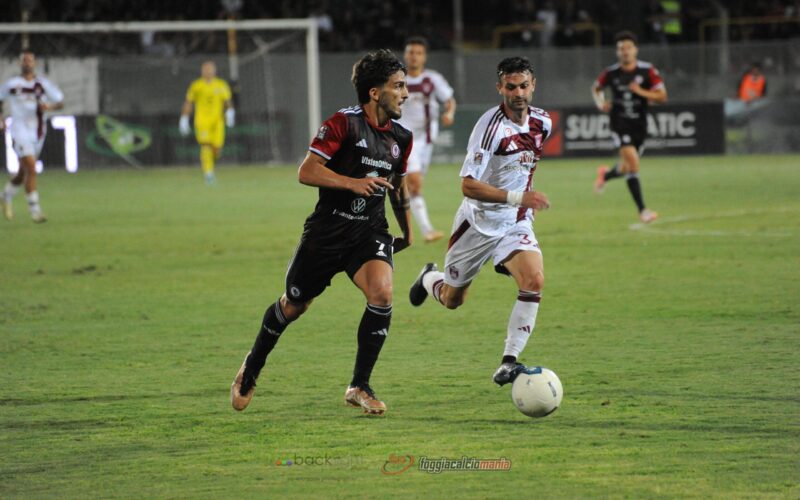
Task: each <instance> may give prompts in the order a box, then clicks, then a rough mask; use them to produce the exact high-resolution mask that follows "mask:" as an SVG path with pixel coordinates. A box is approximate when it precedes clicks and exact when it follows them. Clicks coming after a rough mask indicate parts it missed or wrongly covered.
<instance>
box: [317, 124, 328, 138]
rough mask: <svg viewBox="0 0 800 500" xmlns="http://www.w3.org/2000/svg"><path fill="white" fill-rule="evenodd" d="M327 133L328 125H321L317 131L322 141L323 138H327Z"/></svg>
mask: <svg viewBox="0 0 800 500" xmlns="http://www.w3.org/2000/svg"><path fill="white" fill-rule="evenodd" d="M327 133H328V126H327V125H323V126H321V127H320V128H319V131H318V132H317V139H319V140H320V141H321V140H322V139H324V138H325V134H327Z"/></svg>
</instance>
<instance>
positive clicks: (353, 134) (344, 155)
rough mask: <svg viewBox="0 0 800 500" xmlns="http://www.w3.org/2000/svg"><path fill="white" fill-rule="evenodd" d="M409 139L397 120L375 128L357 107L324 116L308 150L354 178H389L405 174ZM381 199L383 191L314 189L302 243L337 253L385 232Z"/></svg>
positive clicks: (342, 173)
mask: <svg viewBox="0 0 800 500" xmlns="http://www.w3.org/2000/svg"><path fill="white" fill-rule="evenodd" d="M411 143H412V136H411V132H410V131H409V130H408V129H406V128H405V127H403V126H402V125H400V124H399V123H397V122H396V121H394V120H390V121H389V122H388V123H387V124H386V125H385V126H383V127H381V126H378V125H377V124H375V123H372V122H371V121H370V120H369V119H368V118H367V115H366V113H364V109H363V108H362V107H361V106H353V107H350V108H345V109H342V110H339V111H338V112H336V113H335V114H334V115H333V116H331V117H330V118H328V119H327V120H326V121H325V122H324V123H323V124H322V126H321V127H320V128H319V131H318V132H317V135H316V137H314V139H313V140H312V141H311V146H310V147H309V148H308V149H309V151H311V152H312V153H314V154H317V155H319V156H321V157H322V158H324V159H325V160H327V163H326V164H325V165H326V166H327V167H328V168H330V169H331V170H333V171H334V172H336V173H337V174H340V175H345V176H348V177H353V178H356V179H361V178H364V177H383V178H385V179H387V180H389V181H390V182H391V180H392V179H393V178H394V177H395V176H404V175H405V174H406V163H407V161H408V155H409V153H410V152H411ZM385 198H386V190H383V189H382V190H379V191H378V192H376V193H375V194H374V195H372V196H370V197H363V196H359V195H357V194H355V193H353V192H352V191H346V190H340V189H328V188H319V201H318V202H317V205H316V207H315V208H314V212H313V213H312V214H311V215H310V216H309V217H308V218H307V219H306V223H305V227H304V232H303V239H304V241H305V242H307V244H308V246H309V247H313V248H314V249H317V250H323V251H325V250H329V251H338V250H341V249H344V248H348V247H350V246H352V245H353V244H354V243H357V242H359V241H360V240H361V239H363V238H364V237H366V236H368V235H369V233H371V232H373V231H375V230H383V231H385V230H387V229H388V228H389V224H388V223H387V221H386V209H385V205H386V203H385Z"/></svg>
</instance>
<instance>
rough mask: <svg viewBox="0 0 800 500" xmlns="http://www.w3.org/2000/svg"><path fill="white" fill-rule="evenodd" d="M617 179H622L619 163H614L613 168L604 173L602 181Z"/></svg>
mask: <svg viewBox="0 0 800 500" xmlns="http://www.w3.org/2000/svg"><path fill="white" fill-rule="evenodd" d="M617 177H622V172H620V171H619V163H615V164H614V166H613V167H612V168H611V169H610V170H608V171H607V172H606V174H605V175H604V176H603V179H604V180H606V181H610V180H611V179H616V178H617Z"/></svg>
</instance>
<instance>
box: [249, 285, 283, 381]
mask: <svg viewBox="0 0 800 500" xmlns="http://www.w3.org/2000/svg"><path fill="white" fill-rule="evenodd" d="M280 301H281V300H280V299H278V300H277V301H276V302H275V303H273V304H272V305H271V306H269V307H268V308H267V311H266V312H265V313H264V320H263V321H262V322H261V329H260V330H259V331H258V336H257V337H256V341H255V343H253V348H252V349H250V354H249V355H248V356H247V363H246V364H245V372H246V373H247V375H252V376H254V377H256V378H258V374H259V373H261V369H262V368H264V363H266V362H267V355H268V354H269V353H270V352H272V349H273V348H274V347H275V344H277V343H278V339H279V338H281V334H282V333H283V331H284V330H286V327H287V326H289V323H291V321H287V320H286V318H285V317H284V316H283V312H282V311H281V306H280Z"/></svg>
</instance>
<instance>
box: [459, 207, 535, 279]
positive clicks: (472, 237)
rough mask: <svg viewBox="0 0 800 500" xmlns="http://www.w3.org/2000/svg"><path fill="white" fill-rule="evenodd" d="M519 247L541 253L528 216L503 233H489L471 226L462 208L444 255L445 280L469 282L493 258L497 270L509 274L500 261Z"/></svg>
mask: <svg viewBox="0 0 800 500" xmlns="http://www.w3.org/2000/svg"><path fill="white" fill-rule="evenodd" d="M517 250H520V251H524V250H527V251H531V252H539V253H542V251H541V250H540V249H539V242H538V241H536V235H535V234H533V228H532V227H531V222H530V221H529V220H528V219H524V220H521V221H519V222H517V223H516V224H514V225H513V226H511V227H510V228H509V229H508V231H506V232H505V233H503V234H500V235H497V236H487V235H485V234H483V233H481V232H479V231H477V230H476V229H475V228H474V227H472V226H470V224H469V222H468V221H467V220H466V219H465V218H463V216H462V215H461V212H460V211H459V213H458V215H457V216H456V220H455V221H454V222H453V235H452V236H451V237H450V248H449V249H448V250H447V255H445V258H444V282H445V283H447V284H448V285H450V286H455V287H463V286H465V285H468V284H469V283H470V282H472V280H474V279H475V277H476V276H477V275H478V273H479V272H480V270H481V268H482V267H483V265H484V264H485V263H486V262H487V261H488V260H489V258H490V257H491V258H493V259H494V265H495V270H496V271H497V272H499V273H503V274H508V272H507V271H505V267H502V266H501V263H502V262H503V261H505V260H506V259H507V258H508V256H509V255H511V253H512V252H515V251H517Z"/></svg>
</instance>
